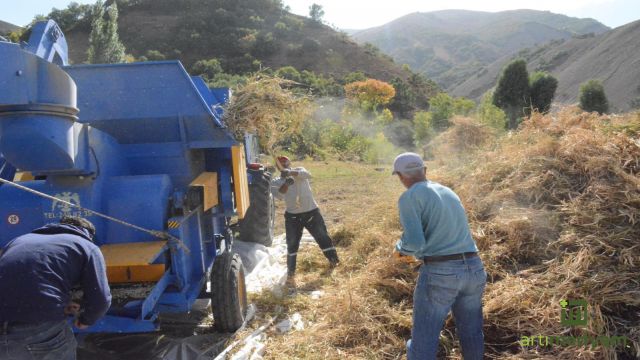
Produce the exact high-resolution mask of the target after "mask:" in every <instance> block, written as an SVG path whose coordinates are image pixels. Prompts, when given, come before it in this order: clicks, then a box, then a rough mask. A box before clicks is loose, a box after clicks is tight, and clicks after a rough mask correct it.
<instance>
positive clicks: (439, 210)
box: [393, 153, 487, 360]
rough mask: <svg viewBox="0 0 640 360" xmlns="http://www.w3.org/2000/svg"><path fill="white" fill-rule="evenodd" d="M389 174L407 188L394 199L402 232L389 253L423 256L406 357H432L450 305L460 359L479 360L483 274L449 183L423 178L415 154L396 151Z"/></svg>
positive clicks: (482, 268) (464, 217)
mask: <svg viewBox="0 0 640 360" xmlns="http://www.w3.org/2000/svg"><path fill="white" fill-rule="evenodd" d="M393 174H394V175H396V174H397V175H398V178H399V179H400V182H402V184H403V185H404V186H405V187H406V188H407V191H405V192H404V193H403V194H402V196H400V200H399V201H398V208H399V210H400V222H401V224H402V227H403V228H404V232H403V234H402V238H401V239H400V240H399V241H398V243H397V245H396V253H395V254H396V255H400V256H402V255H405V256H414V257H416V258H417V259H418V260H422V261H423V265H422V266H421V267H420V275H419V277H418V281H417V284H416V288H415V290H414V294H413V306H414V309H413V329H412V330H411V340H409V342H408V343H407V358H408V360H416V359H420V360H423V359H435V358H436V354H437V352H438V339H439V336H440V331H441V330H442V326H443V324H444V320H445V319H446V317H447V315H448V314H449V311H450V310H453V316H454V318H455V323H456V329H457V334H458V337H459V338H460V344H461V346H462V354H463V356H464V359H465V360H475V359H478V360H481V359H482V355H483V352H484V339H483V334H482V293H483V292H484V287H485V284H486V277H487V275H486V273H485V271H484V267H483V265H482V260H480V257H478V248H477V247H476V244H475V242H474V240H473V238H472V237H471V231H470V230H469V223H468V220H467V215H466V214H465V211H464V208H463V207H462V203H461V202H460V199H459V198H458V196H457V195H456V194H455V193H454V192H453V191H452V190H451V189H449V188H447V187H446V186H443V185H440V184H438V183H435V182H431V181H429V180H427V178H426V168H425V166H424V162H423V161H422V158H421V157H420V156H419V155H418V154H414V153H404V154H400V155H398V157H396V159H395V162H394V164H393Z"/></svg>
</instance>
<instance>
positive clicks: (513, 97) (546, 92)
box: [493, 59, 558, 129]
mask: <svg viewBox="0 0 640 360" xmlns="http://www.w3.org/2000/svg"><path fill="white" fill-rule="evenodd" d="M557 88H558V80H557V79H556V78H554V77H553V76H551V75H550V74H548V73H545V72H536V73H534V74H533V75H532V76H531V77H529V72H528V71H527V63H526V61H524V60H523V59H516V60H514V61H512V62H511V63H509V64H508V65H507V66H506V67H505V68H504V69H503V71H502V74H501V75H500V79H499V80H498V84H497V86H496V89H495V91H494V92H493V104H494V105H495V106H497V107H499V108H501V109H502V110H503V111H504V112H505V114H506V115H507V118H508V120H509V122H508V128H509V129H515V128H517V127H518V124H519V123H520V122H521V120H522V118H523V117H524V116H527V115H530V114H531V112H532V111H537V112H540V113H546V112H547V111H549V109H550V108H551V102H552V101H553V98H554V96H555V92H556V89H557Z"/></svg>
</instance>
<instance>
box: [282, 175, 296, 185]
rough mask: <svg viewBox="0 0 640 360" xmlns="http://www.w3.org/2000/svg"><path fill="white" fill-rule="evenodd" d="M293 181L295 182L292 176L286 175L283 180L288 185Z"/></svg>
mask: <svg viewBox="0 0 640 360" xmlns="http://www.w3.org/2000/svg"><path fill="white" fill-rule="evenodd" d="M294 182H295V180H294V179H293V178H292V177H288V178H287V179H286V180H285V181H284V183H285V184H287V185H289V186H291V185H293V183H294Z"/></svg>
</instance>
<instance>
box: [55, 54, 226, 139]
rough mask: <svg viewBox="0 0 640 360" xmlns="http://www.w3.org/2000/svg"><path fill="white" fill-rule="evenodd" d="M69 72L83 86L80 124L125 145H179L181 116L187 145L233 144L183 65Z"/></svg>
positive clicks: (77, 68) (105, 67) (117, 66)
mask: <svg viewBox="0 0 640 360" xmlns="http://www.w3.org/2000/svg"><path fill="white" fill-rule="evenodd" d="M64 69H65V70H66V71H67V72H68V73H69V74H70V75H71V77H72V78H73V79H74V80H75V82H76V84H77V86H78V104H79V107H80V109H81V110H82V111H81V113H80V121H81V122H86V123H91V125H92V126H94V127H96V128H98V129H101V130H103V131H105V132H107V133H109V134H111V135H112V136H114V137H115V138H117V139H118V141H119V142H120V143H122V144H132V143H162V142H176V141H180V140H181V139H180V132H179V124H178V121H179V119H180V118H182V119H184V122H185V125H186V129H185V132H186V139H184V140H185V141H187V142H192V141H210V142H212V145H213V142H214V141H213V140H214V139H217V140H233V139H232V137H231V135H230V134H229V133H228V132H227V131H225V130H224V129H223V128H221V127H220V123H219V122H218V121H217V119H216V116H215V115H214V114H213V112H212V111H211V108H210V105H209V104H207V103H206V101H205V100H204V99H203V97H202V95H201V93H200V92H199V90H198V88H197V87H196V85H195V84H194V83H193V81H192V80H191V77H190V76H189V74H187V72H186V71H185V70H184V68H183V67H182V64H181V63H180V62H178V61H164V62H151V63H131V64H112V65H80V66H69V67H65V68H64ZM131 94H136V95H135V96H131Z"/></svg>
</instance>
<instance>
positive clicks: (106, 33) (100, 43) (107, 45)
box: [88, 1, 125, 64]
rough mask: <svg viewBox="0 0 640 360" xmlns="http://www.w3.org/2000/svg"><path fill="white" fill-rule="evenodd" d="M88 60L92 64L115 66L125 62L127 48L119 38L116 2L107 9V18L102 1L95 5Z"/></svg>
mask: <svg viewBox="0 0 640 360" xmlns="http://www.w3.org/2000/svg"><path fill="white" fill-rule="evenodd" d="M88 58H89V63H91V64H114V63H121V62H124V61H125V48H124V45H123V44H122V42H120V39H119V37H118V5H117V4H116V2H113V4H111V5H110V6H109V7H108V8H107V11H106V16H105V8H104V5H103V3H102V1H98V2H97V3H96V4H95V5H94V7H93V18H92V21H91V35H90V36H89V50H88Z"/></svg>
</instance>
